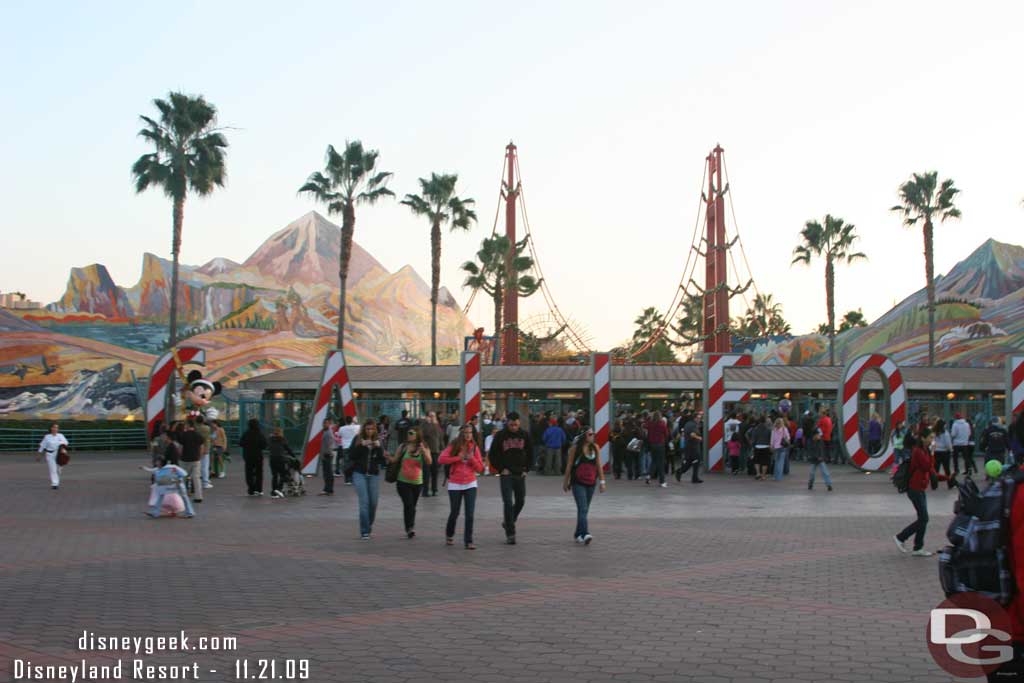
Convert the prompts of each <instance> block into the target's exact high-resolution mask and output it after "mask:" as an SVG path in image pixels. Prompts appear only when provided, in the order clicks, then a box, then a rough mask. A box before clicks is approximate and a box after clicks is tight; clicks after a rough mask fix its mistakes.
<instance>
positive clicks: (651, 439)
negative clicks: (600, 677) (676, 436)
mask: <svg viewBox="0 0 1024 683" xmlns="http://www.w3.org/2000/svg"><path fill="white" fill-rule="evenodd" d="M667 445H668V425H666V424H665V420H664V418H662V417H661V412H660V411H657V410H655V411H654V414H653V415H651V419H650V420H649V421H648V422H647V446H648V447H649V448H650V449H651V465H650V467H649V468H648V469H647V478H646V479H645V480H644V483H645V484H650V483H651V476H652V475H656V476H657V477H658V485H659V486H661V488H663V489H664V488H668V484H666V483H665V449H666V447H667Z"/></svg>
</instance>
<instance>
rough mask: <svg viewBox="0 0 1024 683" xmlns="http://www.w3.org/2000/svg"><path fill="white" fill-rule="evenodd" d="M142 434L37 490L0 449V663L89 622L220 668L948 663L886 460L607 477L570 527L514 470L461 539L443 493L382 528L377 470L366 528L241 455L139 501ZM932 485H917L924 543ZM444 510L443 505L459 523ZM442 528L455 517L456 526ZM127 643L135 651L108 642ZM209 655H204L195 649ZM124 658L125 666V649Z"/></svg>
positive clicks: (385, 498) (899, 674) (869, 667)
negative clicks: (160, 508)
mask: <svg viewBox="0 0 1024 683" xmlns="http://www.w3.org/2000/svg"><path fill="white" fill-rule="evenodd" d="M144 460H145V456H144V455H143V454H141V453H124V454H81V453H78V454H76V455H75V460H74V462H73V463H72V464H71V465H70V466H69V467H66V468H65V470H64V476H65V478H64V484H63V485H62V487H61V489H60V490H59V491H51V490H50V487H49V484H48V481H47V477H46V465H45V464H43V463H36V462H34V461H33V459H32V457H31V456H30V455H22V454H3V455H0V479H2V480H3V481H4V482H5V487H4V488H5V493H4V496H3V498H2V499H0V548H2V556H0V595H2V596H3V599H2V600H0V658H2V659H3V660H4V664H3V666H2V668H0V680H8V679H9V678H10V677H12V676H13V674H12V668H11V662H12V661H13V660H14V659H23V660H25V659H28V660H32V662H33V663H36V664H55V663H78V662H80V660H82V659H83V658H84V659H86V662H87V664H103V663H110V661H111V660H109V659H104V655H109V653H103V652H95V651H88V652H82V651H80V650H79V649H78V642H77V641H78V638H79V637H80V636H81V635H82V632H83V631H91V632H94V633H96V634H97V635H102V636H149V635H152V636H157V635H171V634H176V633H178V632H179V631H181V630H185V631H186V633H187V634H188V635H189V636H190V637H191V638H193V640H192V641H191V643H192V644H195V640H194V639H195V638H198V637H199V636H204V635H206V636H231V637H236V638H237V639H238V645H237V650H236V651H232V652H189V653H160V654H153V655H149V656H147V655H145V653H143V654H142V655H141V657H140V658H142V659H144V660H145V663H146V664H190V663H191V662H193V661H194V662H197V664H198V668H199V679H200V680H218V681H220V680H235V660H236V659H247V660H248V661H249V662H250V664H249V673H250V675H255V674H257V673H259V670H258V669H259V666H258V664H257V660H260V659H274V660H276V662H277V664H276V673H277V675H278V676H281V675H282V674H283V673H284V671H285V668H286V667H287V666H288V665H287V664H286V663H285V660H288V659H292V660H296V659H308V660H309V670H310V677H309V680H312V681H366V682H371V681H372V682H377V681H380V682H381V683H383V682H389V683H390V682H397V681H481V682H490V681H494V682H498V681H535V682H538V683H540V682H543V681H551V682H552V683H562V682H569V681H623V682H629V681H638V682H639V681H702V682H707V683H712V682H720V683H726V682H730V681H731V682H734V683H740V682H743V681H785V682H788V681H882V682H892V683H903V682H905V681H922V682H924V681H927V682H929V683H932V682H935V681H948V680H950V677H949V676H948V675H946V674H944V673H943V672H942V671H941V669H939V668H938V667H937V666H936V665H935V664H934V662H933V661H932V659H931V657H930V656H929V654H928V651H927V648H926V645H925V628H926V625H927V620H928V611H929V610H930V609H931V608H932V607H935V606H936V605H937V604H938V603H939V602H941V601H942V598H943V596H942V593H941V590H940V588H939V583H938V577H937V571H936V559H935V558H934V557H933V558H912V557H910V556H906V555H901V554H900V553H899V552H898V551H897V550H896V548H895V546H894V544H893V542H892V540H891V536H892V535H893V534H894V533H895V532H896V531H898V530H899V529H901V528H902V527H903V526H904V525H905V524H907V523H908V522H909V521H910V520H911V519H912V517H913V511H912V509H911V505H910V503H909V501H908V500H907V499H906V498H905V497H904V496H900V495H897V494H896V493H895V490H894V489H893V488H892V486H891V485H890V484H889V482H888V480H887V478H886V477H884V476H879V475H871V476H866V475H863V474H859V473H856V472H854V471H852V470H850V469H846V468H837V469H838V470H839V471H838V472H836V473H835V480H836V482H835V483H836V490H835V491H834V492H833V493H827V492H826V491H825V488H824V485H823V484H822V483H821V482H820V481H819V483H818V485H817V486H816V487H815V490H814V491H813V492H810V491H808V490H807V488H806V483H805V482H806V474H807V469H806V468H807V466H806V465H800V464H798V465H796V466H794V468H793V470H794V471H793V475H792V476H791V477H790V478H789V479H788V480H786V481H784V482H781V483H775V482H757V481H753V480H750V479H748V478H747V477H745V476H740V477H731V476H721V475H718V476H715V475H709V476H707V477H705V478H706V483H705V484H703V485H700V486H694V485H691V484H689V483H688V482H686V481H685V479H684V483H683V484H676V483H675V482H674V481H673V482H672V485H671V487H670V488H669V489H667V490H660V489H657V488H655V487H646V486H644V484H643V483H642V482H626V481H610V482H609V484H610V486H609V491H608V493H607V494H605V495H599V496H596V497H595V501H594V505H593V510H592V514H591V531H592V533H593V534H594V536H595V540H594V543H593V544H592V545H591V546H589V547H584V546H579V545H576V544H574V543H573V542H572V531H573V526H574V521H575V508H574V506H573V502H572V498H571V496H569V495H568V494H563V493H562V492H561V490H560V487H559V481H558V480H556V479H555V478H554V477H540V476H532V477H530V478H529V479H528V483H527V487H528V495H527V502H526V509H525V511H524V513H523V516H522V518H521V520H520V530H519V544H518V545H516V546H506V545H504V544H503V534H502V531H501V528H500V519H501V515H500V503H501V501H500V496H499V494H498V487H497V482H496V480H495V478H493V477H489V478H487V479H486V480H484V481H482V483H481V491H480V497H479V499H478V504H477V525H476V529H477V530H476V542H477V545H478V549H477V550H476V551H466V550H464V549H463V547H462V545H461V543H459V544H457V545H455V546H454V547H446V546H445V545H444V538H443V536H444V521H445V518H446V516H447V513H448V501H447V498H446V497H438V498H430V499H425V500H421V501H420V505H419V517H418V521H417V525H416V526H417V531H418V536H417V537H416V538H415V539H413V540H407V539H406V538H405V536H404V534H403V533H402V527H401V505H400V501H399V499H398V496H397V494H396V493H395V491H394V487H393V486H391V485H388V484H384V483H383V482H382V484H381V489H382V490H381V508H380V513H379V519H378V522H377V524H376V527H375V529H374V538H373V539H372V540H371V541H369V542H365V541H361V540H360V539H359V536H358V529H357V522H356V496H355V492H354V491H353V490H352V488H351V487H347V486H344V485H340V486H339V487H338V489H339V491H338V493H337V494H336V495H335V496H334V497H333V498H324V497H316V496H313V495H312V494H313V493H315V492H316V491H317V490H318V489H319V486H318V483H319V480H307V482H308V484H309V489H310V495H308V496H306V497H305V498H302V499H287V500H271V499H269V498H267V497H263V498H259V499H257V498H249V497H247V496H246V495H245V486H244V481H243V480H242V472H241V468H240V466H239V465H240V463H239V459H238V458H236V459H235V461H234V463H233V464H232V469H231V470H230V471H229V474H228V478H226V479H221V480H216V481H215V482H214V483H215V488H214V489H212V490H210V491H207V498H206V502H204V503H203V504H202V505H200V506H198V508H197V510H198V515H197V517H196V518H195V519H192V520H183V519H162V520H159V521H153V520H149V519H147V518H146V517H145V516H144V515H143V514H142V513H143V509H144V503H145V501H146V497H147V486H148V475H145V474H144V473H143V472H140V471H139V470H138V469H137V467H138V465H139V464H142V463H143V462H144ZM952 501H953V492H950V491H947V490H945V487H944V486H943V487H942V488H941V489H940V490H938V491H934V492H930V493H929V500H928V502H929V508H930V511H931V515H932V523H931V525H930V527H929V532H928V539H927V545H926V547H928V548H929V549H933V550H934V549H937V548H938V547H939V546H940V545H942V543H943V540H944V539H943V536H944V531H945V527H946V525H947V523H948V521H949V513H950V510H951V506H952ZM460 529H461V525H460ZM460 533H461V532H460ZM120 656H121V657H122V658H123V659H125V661H126V662H130V660H131V659H133V658H135V657H136V656H135V655H134V654H131V653H120ZM211 669H214V670H216V673H211V672H210V670H211ZM125 678H127V679H129V680H130V679H131V671H130V670H129V664H128V663H126V664H125Z"/></svg>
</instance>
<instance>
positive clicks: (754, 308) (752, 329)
mask: <svg viewBox="0 0 1024 683" xmlns="http://www.w3.org/2000/svg"><path fill="white" fill-rule="evenodd" d="M744 328H745V329H746V331H747V332H748V335H749V336H752V337H758V338H761V337H769V336H780V335H784V334H789V332H790V326H789V323H788V322H786V319H785V318H783V317H782V304H780V303H778V302H776V301H774V300H773V299H772V295H771V294H758V295H757V296H755V297H754V302H753V303H752V304H751V305H750V308H749V309H747V313H746V316H745V321H744Z"/></svg>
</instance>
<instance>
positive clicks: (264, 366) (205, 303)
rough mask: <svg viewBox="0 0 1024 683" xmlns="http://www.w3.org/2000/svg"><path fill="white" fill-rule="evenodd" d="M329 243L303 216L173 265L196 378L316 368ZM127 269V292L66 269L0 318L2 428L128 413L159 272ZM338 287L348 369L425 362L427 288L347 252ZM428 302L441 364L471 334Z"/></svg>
mask: <svg viewBox="0 0 1024 683" xmlns="http://www.w3.org/2000/svg"><path fill="white" fill-rule="evenodd" d="M268 232H270V230H268ZM340 240H341V231H340V228H339V227H338V226H336V225H334V224H333V223H331V222H330V221H328V220H327V219H325V218H324V217H323V216H321V215H320V214H319V213H316V212H311V213H309V214H307V215H305V216H302V217H301V218H299V219H297V220H295V221H294V222H292V223H291V224H289V225H287V226H285V227H284V228H282V229H280V230H278V231H277V232H273V233H272V234H270V236H269V237H268V238H267V240H266V242H264V243H263V245H262V246H261V247H260V248H259V249H257V250H256V251H255V252H254V253H253V254H251V255H249V256H248V257H247V258H245V259H244V260H242V261H241V263H238V262H235V261H233V260H231V259H229V258H215V259H212V260H211V261H209V262H208V263H205V264H203V265H201V266H188V265H182V267H181V281H180V284H179V288H180V290H179V295H178V311H179V313H178V315H179V320H180V321H181V324H180V329H181V330H182V333H183V336H184V339H183V340H182V342H181V343H188V344H190V345H198V346H201V347H202V348H204V349H206V350H207V365H208V366H209V368H211V372H210V374H209V375H208V377H209V379H211V380H217V381H220V382H221V383H223V384H224V386H225V387H228V388H231V387H234V386H236V385H237V383H238V382H239V381H240V380H243V379H246V378H248V377H253V376H256V375H260V374H263V373H266V372H269V371H272V370H280V369H283V368H288V367H293V366H297V365H316V364H319V363H321V362H323V357H324V354H325V353H326V351H327V349H329V348H332V347H333V345H334V341H335V334H336V326H337V319H338V314H337V310H338V285H337V281H338V275H337V273H338V267H337V262H338V252H339V248H340ZM141 261H142V269H141V273H140V275H139V279H138V281H137V282H136V283H135V284H134V285H130V286H124V285H118V284H116V283H114V282H113V281H112V280H111V278H110V275H109V274H108V272H107V269H106V268H105V267H104V266H103V265H102V264H98V263H97V264H89V265H85V266H81V267H70V274H69V276H68V284H67V291H66V292H65V294H64V296H63V297H61V299H60V300H59V301H55V302H52V303H49V304H47V305H46V306H45V308H41V309H16V308H4V309H0V416H2V417H3V419H18V418H29V417H31V418H39V417H45V418H51V417H52V418H59V417H73V418H76V419H82V418H85V419H89V418H91V419H97V418H107V419H123V418H124V417H126V416H129V415H131V416H135V417H141V416H142V413H141V410H140V408H139V405H140V403H139V400H138V395H137V392H136V386H135V384H134V382H133V381H132V373H134V374H135V376H136V377H137V378H138V379H139V380H145V379H146V377H147V376H148V374H149V371H150V368H151V366H152V365H153V362H154V361H155V360H156V358H157V356H158V355H159V353H161V352H162V351H163V350H164V348H165V345H166V341H167V331H168V329H167V327H168V322H167V315H168V305H169V289H170V263H169V262H168V261H166V260H164V259H162V258H160V257H158V256H155V255H153V254H143V255H142V256H141ZM347 282H348V301H349V304H348V316H347V329H346V353H347V357H348V359H349V362H350V363H353V364H359V365H389V364H396V365H397V364H421V363H423V361H424V359H426V360H427V361H428V362H429V356H430V337H429V331H430V287H429V285H428V284H427V283H426V282H425V281H424V280H423V279H422V278H421V277H420V275H419V274H418V273H417V272H416V271H415V270H414V269H413V268H412V267H410V266H406V267H404V268H402V269H400V270H398V271H397V272H395V273H389V272H388V271H387V270H385V269H384V268H383V267H382V266H381V265H380V263H378V262H377V260H376V259H374V258H373V256H372V255H371V254H369V253H367V252H366V251H364V250H363V249H362V248H361V247H360V246H359V245H358V244H355V245H353V253H352V261H351V266H350V270H349V276H348V281H347ZM438 304H439V306H438V345H439V348H440V353H439V355H440V358H441V359H442V360H443V362H446V363H454V362H457V353H458V351H459V350H461V348H462V346H463V343H464V338H465V337H466V336H467V335H471V334H472V331H473V327H472V325H471V324H470V322H469V321H468V320H467V319H466V318H465V317H464V315H463V313H462V308H461V307H460V306H459V305H458V304H457V303H456V301H455V299H454V298H453V297H452V296H451V294H449V293H448V291H447V289H442V291H441V297H440V299H439V302H438Z"/></svg>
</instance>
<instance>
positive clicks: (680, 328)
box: [672, 293, 704, 346]
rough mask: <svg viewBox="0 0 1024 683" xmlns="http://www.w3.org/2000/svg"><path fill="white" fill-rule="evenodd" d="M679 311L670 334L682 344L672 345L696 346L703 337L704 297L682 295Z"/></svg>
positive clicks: (688, 294)
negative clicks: (676, 337) (673, 334)
mask: <svg viewBox="0 0 1024 683" xmlns="http://www.w3.org/2000/svg"><path fill="white" fill-rule="evenodd" d="M680 309H681V310H680V311H679V317H678V318H676V324H675V325H673V327H672V332H674V333H675V334H676V336H678V337H679V338H680V339H681V340H682V342H676V343H674V344H673V345H675V346H692V345H693V344H697V343H698V342H700V341H702V339H703V335H704V297H703V296H701V295H700V294H690V293H684V294H683V303H682V306H680Z"/></svg>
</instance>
